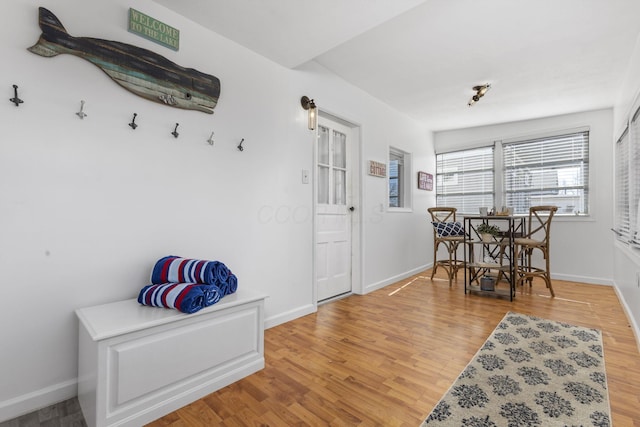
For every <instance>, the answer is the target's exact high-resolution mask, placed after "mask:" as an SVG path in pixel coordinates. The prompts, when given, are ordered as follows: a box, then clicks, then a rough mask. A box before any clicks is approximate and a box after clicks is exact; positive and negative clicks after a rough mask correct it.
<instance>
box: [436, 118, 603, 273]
mask: <svg viewBox="0 0 640 427" xmlns="http://www.w3.org/2000/svg"><path fill="white" fill-rule="evenodd" d="M612 117H613V116H612V110H611V109H607V110H598V111H590V112H584V113H576V114H569V115H564V116H556V117H549V118H545V119H537V120H527V121H520V122H513V123H506V124H501V125H494V126H483V127H477V128H470V129H460V130H455V131H447V132H438V133H436V134H435V135H434V139H435V147H436V151H437V152H443V151H447V150H455V149H462V148H464V147H469V146H472V145H477V144H481V143H487V142H488V143H492V142H493V141H501V140H506V139H511V138H515V137H526V136H532V135H536V134H541V133H546V132H549V131H556V130H566V129H571V128H576V127H581V126H589V127H590V133H589V160H590V162H589V199H590V213H589V215H588V216H585V217H579V218H578V217H562V216H559V215H558V216H555V217H554V219H553V225H552V231H551V269H552V277H553V278H556V279H561V280H569V281H577V282H586V283H595V284H607V285H610V284H612V283H613V255H612V251H611V250H610V248H611V247H612V245H613V236H612V233H611V230H610V229H611V227H612V224H613V212H612V210H611V206H612V205H613V195H612V185H613V184H612V177H613V169H612V158H613V157H612V156H613V153H612V151H611V134H612Z"/></svg>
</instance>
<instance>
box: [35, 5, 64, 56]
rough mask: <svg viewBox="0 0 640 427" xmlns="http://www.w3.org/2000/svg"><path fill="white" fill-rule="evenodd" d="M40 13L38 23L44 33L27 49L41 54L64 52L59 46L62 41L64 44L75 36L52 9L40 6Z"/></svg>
mask: <svg viewBox="0 0 640 427" xmlns="http://www.w3.org/2000/svg"><path fill="white" fill-rule="evenodd" d="M38 14H39V18H38V24H39V25H40V29H41V30H42V34H40V38H39V39H38V42H37V43H36V44H34V45H33V46H31V47H30V48H27V50H28V51H30V52H33V53H35V54H37V55H40V56H47V57H50V56H56V55H59V54H60V53H62V52H60V51H59V50H58V49H57V47H59V46H60V44H61V42H62V44H64V41H69V40H71V39H73V37H72V36H70V35H69V33H68V32H67V30H66V29H65V28H64V25H62V22H60V20H59V19H58V18H57V17H56V16H55V15H54V14H53V13H52V12H51V11H50V10H48V9H46V8H44V7H40V8H38Z"/></svg>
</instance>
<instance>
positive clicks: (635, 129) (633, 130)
mask: <svg viewBox="0 0 640 427" xmlns="http://www.w3.org/2000/svg"><path fill="white" fill-rule="evenodd" d="M629 130H630V134H629V140H630V147H629V155H630V158H629V166H628V169H629V172H628V173H627V176H628V178H627V180H628V182H627V192H628V194H629V196H628V198H629V206H628V210H629V221H630V223H629V232H630V235H629V237H630V240H631V243H632V244H633V246H635V247H640V108H638V109H637V110H636V112H635V114H634V115H633V117H632V119H631V124H630V129H629Z"/></svg>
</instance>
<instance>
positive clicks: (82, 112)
mask: <svg viewBox="0 0 640 427" xmlns="http://www.w3.org/2000/svg"><path fill="white" fill-rule="evenodd" d="M83 110H84V101H80V111H78V112H77V113H76V115H77V116H78V117H80V118H81V119H84V118H85V117H87V115H86V114H85V113H84V111H83Z"/></svg>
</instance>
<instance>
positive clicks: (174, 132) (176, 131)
mask: <svg viewBox="0 0 640 427" xmlns="http://www.w3.org/2000/svg"><path fill="white" fill-rule="evenodd" d="M178 125H179V123H176V127H175V128H174V129H173V132H171V135H173V136H174V137H176V138H177V137H178V135H180V134H179V133H178Z"/></svg>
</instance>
